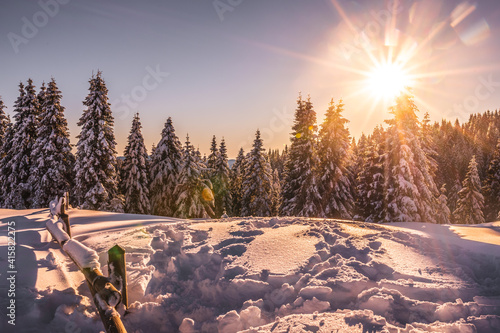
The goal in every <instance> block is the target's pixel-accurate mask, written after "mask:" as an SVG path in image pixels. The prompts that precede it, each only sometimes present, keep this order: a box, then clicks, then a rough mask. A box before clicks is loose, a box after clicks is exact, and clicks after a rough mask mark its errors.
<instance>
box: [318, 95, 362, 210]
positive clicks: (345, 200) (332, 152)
mask: <svg viewBox="0 0 500 333" xmlns="http://www.w3.org/2000/svg"><path fill="white" fill-rule="evenodd" d="M343 109H344V104H343V103H342V100H340V101H339V103H338V104H337V106H336V107H335V104H334V102H333V99H332V100H331V101H330V105H329V107H328V110H327V111H326V114H325V120H324V122H323V124H322V125H321V130H320V131H319V139H320V141H319V149H318V155H319V160H320V167H319V172H320V174H321V178H320V179H321V182H320V186H319V189H320V193H321V196H322V199H323V202H322V207H323V211H324V213H325V216H326V217H330V218H344V219H351V214H352V212H353V210H354V207H353V204H354V199H353V196H352V192H351V190H352V187H351V186H352V184H351V180H350V178H351V177H352V175H351V174H350V170H348V168H347V166H348V163H349V159H350V156H349V149H350V137H349V130H348V129H347V128H346V123H347V122H348V120H347V119H345V118H344V117H343V116H342V111H343Z"/></svg>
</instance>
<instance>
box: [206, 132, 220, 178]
mask: <svg viewBox="0 0 500 333" xmlns="http://www.w3.org/2000/svg"><path fill="white" fill-rule="evenodd" d="M218 160H219V150H218V149H217V138H216V137H215V135H214V136H213V137H212V143H211V144H210V155H208V158H207V167H208V173H209V174H208V175H209V178H210V179H211V180H212V177H214V174H215V170H216V169H217V162H218Z"/></svg>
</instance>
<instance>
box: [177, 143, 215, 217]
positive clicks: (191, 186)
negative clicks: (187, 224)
mask: <svg viewBox="0 0 500 333" xmlns="http://www.w3.org/2000/svg"><path fill="white" fill-rule="evenodd" d="M182 155H183V161H182V167H181V171H180V174H179V184H178V185H177V188H176V190H175V193H176V198H177V200H176V206H177V211H176V213H175V216H177V217H181V218H208V217H213V216H214V212H213V210H212V206H213V200H214V196H213V193H212V190H211V189H210V185H211V184H210V182H209V181H208V180H206V179H203V178H202V177H203V172H204V170H205V166H204V165H203V164H202V163H200V162H199V159H198V157H197V156H196V152H195V150H194V147H193V146H192V145H191V143H190V142H189V136H187V137H186V144H185V146H184V152H183V154H182Z"/></svg>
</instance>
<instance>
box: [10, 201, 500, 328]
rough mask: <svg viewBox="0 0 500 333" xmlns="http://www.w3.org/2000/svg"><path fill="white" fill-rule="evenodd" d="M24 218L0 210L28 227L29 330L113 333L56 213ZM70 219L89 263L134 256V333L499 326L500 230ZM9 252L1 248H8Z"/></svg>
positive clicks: (292, 220) (25, 289)
mask: <svg viewBox="0 0 500 333" xmlns="http://www.w3.org/2000/svg"><path fill="white" fill-rule="evenodd" d="M21 213H22V214H23V215H22V216H19V214H20V212H19V211H11V210H1V211H0V214H2V223H1V224H0V228H1V229H3V228H6V227H7V221H9V220H11V219H15V220H16V221H21V220H22V221H23V223H24V226H22V227H21V226H20V227H19V230H18V237H19V247H18V251H25V253H26V254H25V255H22V256H21V255H20V256H19V257H18V260H19V261H22V265H21V264H20V265H19V275H18V276H19V277H21V276H22V277H23V280H22V281H21V280H20V281H19V284H18V291H17V302H18V304H19V306H20V307H22V308H23V314H20V317H19V318H18V319H20V321H19V329H20V331H22V330H23V329H24V331H27V327H28V326H27V325H28V323H29V325H30V326H29V327H31V330H30V331H33V332H58V331H67V327H73V325H77V326H75V327H81V329H82V330H83V331H86V332H99V331H101V330H102V329H103V328H102V324H101V323H100V321H99V319H98V316H97V315H96V314H95V311H94V309H93V305H92V302H91V300H90V299H89V294H88V291H87V292H85V291H84V289H85V288H83V287H80V286H82V283H84V279H83V276H82V275H81V273H79V272H73V271H72V269H71V264H70V263H69V259H68V258H67V257H65V256H64V255H63V254H61V253H58V251H54V249H51V248H47V247H46V246H45V245H44V244H46V242H48V241H50V237H47V236H46V235H44V232H45V233H46V231H44V230H43V227H42V226H40V225H39V224H40V221H44V218H46V216H47V213H48V211H47V210H45V211H43V212H42V213H40V211H34V210H29V211H25V212H21ZM69 215H70V219H72V225H73V230H74V238H75V239H78V240H80V241H81V242H82V243H84V244H85V245H82V243H80V242H78V241H75V240H70V241H68V243H67V244H66V245H65V250H67V251H68V252H70V253H71V256H72V257H75V258H77V260H78V262H79V263H80V264H81V265H82V266H89V265H90V266H96V265H98V263H99V261H101V263H102V264H103V265H104V267H103V272H104V274H107V271H108V267H107V266H106V265H105V258H106V252H107V250H108V249H109V248H111V247H112V246H113V245H114V244H117V243H118V244H120V245H121V246H122V247H124V248H125V250H126V262H127V277H128V287H129V290H130V294H129V297H130V308H129V310H128V312H127V314H126V315H124V312H123V311H124V309H122V308H120V307H118V312H120V314H121V317H122V320H123V323H124V325H125V327H126V328H127V330H128V331H130V332H237V331H244V332H287V331H288V332H335V331H340V332H360V333H361V332H394V333H396V332H407V333H410V332H487V333H489V332H492V333H493V332H498V330H499V328H500V298H499V297H500V258H499V256H498V253H499V251H498V250H499V246H500V234H499V233H498V228H499V227H500V224H499V223H500V222H495V223H490V224H486V225H463V226H460V228H461V229H459V230H456V229H454V228H456V227H457V226H450V225H439V224H427V223H392V224H387V225H377V224H370V223H361V222H348V221H337V220H324V219H308V218H296V217H288V218H255V217H253V218H227V219H224V221H221V220H205V221H203V220H202V221H185V220H178V219H167V218H160V217H155V216H146V215H132V214H109V213H99V212H94V211H80V210H70V211H69ZM19 225H21V224H19ZM43 225H45V221H44V223H43ZM34 233H36V235H34ZM472 238H473V240H472ZM6 242H7V239H6V238H5V239H4V238H0V245H3V244H6ZM28 246H29V248H28ZM23 249H24V250H23ZM29 249H33V250H29ZM280 249H282V251H281V252H280ZM31 251H32V252H31ZM37 258H39V259H38V260H37ZM3 265H6V262H5V259H3V261H2V260H0V269H3V268H4V266H3ZM30 267H33V268H30ZM73 267H74V266H73ZM30 269H34V271H31V272H30V271H29V270H30ZM73 270H74V268H73ZM34 272H35V273H34ZM21 273H22V274H21ZM30 279H31V280H30ZM29 281H31V282H29ZM1 283H2V282H0V287H2V286H3V285H2V284H1ZM35 299H36V302H35V301H34V300H35ZM28 304H30V305H28ZM24 310H25V311H24ZM28 318H29V320H25V319H28ZM23 325H24V326H23ZM2 328H3V327H2ZM16 328H17V327H16ZM33 328H35V329H33Z"/></svg>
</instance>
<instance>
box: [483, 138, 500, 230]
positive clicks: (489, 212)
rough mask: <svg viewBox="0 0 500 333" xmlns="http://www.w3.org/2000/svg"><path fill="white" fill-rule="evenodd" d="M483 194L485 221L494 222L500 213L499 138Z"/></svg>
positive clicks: (487, 173)
mask: <svg viewBox="0 0 500 333" xmlns="http://www.w3.org/2000/svg"><path fill="white" fill-rule="evenodd" d="M483 193H484V197H485V208H486V209H485V217H486V221H494V220H496V219H497V217H498V214H499V213H500V138H499V139H498V142H497V145H496V150H495V153H494V154H493V158H492V160H491V161H490V165H489V167H488V170H487V172H486V179H485V180H484V186H483Z"/></svg>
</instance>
